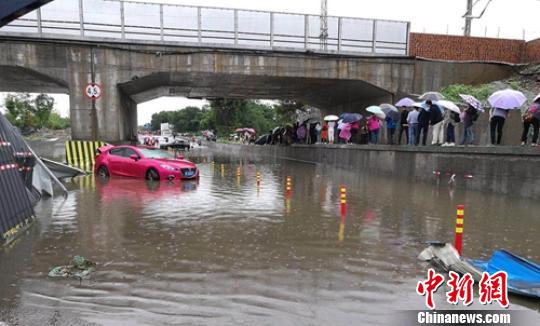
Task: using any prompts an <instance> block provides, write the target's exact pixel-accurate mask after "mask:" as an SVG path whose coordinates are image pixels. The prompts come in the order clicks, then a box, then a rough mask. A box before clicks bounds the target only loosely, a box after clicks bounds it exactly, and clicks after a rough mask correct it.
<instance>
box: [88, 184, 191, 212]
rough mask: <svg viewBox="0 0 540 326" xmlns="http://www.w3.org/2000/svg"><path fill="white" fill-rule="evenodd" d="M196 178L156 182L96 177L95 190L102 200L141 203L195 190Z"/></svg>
mask: <svg viewBox="0 0 540 326" xmlns="http://www.w3.org/2000/svg"><path fill="white" fill-rule="evenodd" d="M198 183H199V181H198V180H182V181H176V182H170V183H169V182H165V183H164V182H158V181H152V180H146V181H141V180H135V179H128V178H96V190H97V192H98V193H99V194H100V196H101V198H102V199H103V202H107V203H125V202H126V201H127V202H129V203H132V204H133V205H134V206H137V205H142V204H143V203H145V201H148V200H150V201H155V200H158V199H159V200H161V199H167V197H172V196H178V195H181V194H185V193H188V192H191V191H195V190H197V186H198Z"/></svg>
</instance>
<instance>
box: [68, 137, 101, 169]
mask: <svg viewBox="0 0 540 326" xmlns="http://www.w3.org/2000/svg"><path fill="white" fill-rule="evenodd" d="M104 145H105V142H102V141H86V140H69V141H66V144H65V147H66V161H67V164H69V165H71V166H74V167H77V168H80V169H82V170H85V171H92V169H93V168H94V164H95V162H96V154H97V149H98V148H100V147H101V146H104Z"/></svg>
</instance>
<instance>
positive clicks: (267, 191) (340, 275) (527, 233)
mask: <svg viewBox="0 0 540 326" xmlns="http://www.w3.org/2000/svg"><path fill="white" fill-rule="evenodd" d="M206 155H208V156H206ZM192 159H193V160H194V161H196V162H198V163H199V168H200V170H201V178H200V180H199V181H198V182H175V183H167V182H161V183H147V182H145V181H144V180H134V179H122V178H111V179H110V180H108V181H104V180H100V179H97V180H96V179H94V178H93V177H92V176H89V177H84V178H79V179H76V180H75V181H73V183H71V184H69V188H70V195H69V197H68V198H67V199H64V198H63V197H55V198H53V199H48V200H43V201H42V202H40V203H39V204H38V206H37V207H36V214H37V224H36V225H35V226H34V227H33V228H32V229H31V230H30V231H29V232H28V234H27V235H25V236H23V237H22V238H20V239H19V240H18V241H17V242H16V243H15V244H14V245H12V246H10V247H8V248H6V249H4V250H3V251H0V275H1V278H0V322H1V321H3V322H7V323H8V324H9V325H171V324H187V325H351V324H356V325H377V324H382V325H384V324H388V323H390V322H391V320H392V318H395V313H397V312H399V311H401V310H408V309H425V306H424V300H425V299H424V297H420V296H418V295H417V294H416V292H415V287H416V283H417V282H418V281H419V280H420V279H424V278H425V273H426V269H427V265H426V264H425V263H423V262H420V261H418V260H417V259H416V256H417V255H418V253H419V252H420V251H421V250H422V249H423V248H424V246H425V245H424V244H423V242H424V241H427V240H440V241H452V240H453V231H454V225H455V213H456V212H455V207H456V205H457V204H465V234H464V244H465V245H464V254H465V256H467V257H475V258H478V257H481V258H485V257H488V256H490V254H491V252H492V251H493V250H494V249H497V248H505V249H509V250H511V251H514V252H516V253H518V254H520V255H523V256H525V257H527V258H529V259H532V260H534V261H537V262H539V261H540V237H538V230H540V218H539V214H538V212H540V203H538V202H535V201H530V200H524V199H519V198H511V197H505V196H500V195H493V194H485V193H480V192H471V191H465V190H460V189H456V190H452V189H451V188H449V187H448V185H447V184H445V183H444V182H442V183H441V184H437V182H436V180H435V179H434V181H433V184H426V183H411V182H404V181H399V180H392V179H389V178H385V177H377V176H372V175H369V173H361V172H360V171H357V172H354V171H345V170H339V169H332V168H330V167H325V166H321V165H312V164H307V163H300V162H294V161H272V162H268V161H259V162H253V161H248V160H239V159H238V158H235V159H230V158H226V157H212V156H211V155H210V154H209V153H208V154H204V155H203V154H201V156H193V155H192ZM212 161H214V162H215V164H212V163H211V162H212ZM257 171H260V173H261V183H260V186H259V187H257V185H256V172H257ZM238 172H239V173H240V175H239V176H238V175H237V173H238ZM287 176H291V177H292V191H291V195H290V198H288V196H287V195H286V191H285V180H286V177H287ZM341 184H344V185H346V186H347V191H348V192H347V199H348V211H347V215H346V218H345V219H342V218H340V210H339V186H340V185H341ZM77 254H79V255H83V256H85V257H87V258H88V259H91V260H93V261H95V262H97V264H98V265H97V269H96V271H95V272H94V273H93V274H92V277H91V278H90V279H88V280H83V281H82V283H79V281H78V280H69V279H61V280H58V279H49V278H47V272H48V270H49V269H50V268H51V267H53V266H55V265H63V264H66V263H68V261H69V260H70V259H71V258H72V257H73V256H74V255H77ZM435 299H436V304H437V308H438V309H456V308H460V307H462V306H461V305H460V306H457V307H456V306H451V305H449V304H447V303H445V297H444V291H441V290H440V291H439V292H438V293H437V294H436V298H435ZM476 301H477V300H475V303H473V305H472V306H470V307H469V308H470V309H487V308H492V309H494V308H497V305H494V306H488V307H485V306H481V305H479V304H477V303H476ZM510 309H512V310H523V309H524V310H530V311H532V313H533V314H536V316H538V315H540V313H539V311H540V303H539V302H538V301H531V300H524V299H521V298H518V297H514V296H511V297H510ZM0 324H1V323H0Z"/></svg>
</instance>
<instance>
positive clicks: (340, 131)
mask: <svg viewBox="0 0 540 326" xmlns="http://www.w3.org/2000/svg"><path fill="white" fill-rule="evenodd" d="M505 91H508V92H515V91H511V90H505ZM430 93H434V92H430ZM437 94H438V93H437ZM496 94H497V93H495V94H494V95H492V97H493V98H494V99H493V101H491V100H492V98H491V97H490V99H489V100H490V103H491V102H493V103H495V104H498V103H499V102H500V103H501V104H500V106H501V107H497V106H495V105H493V104H492V105H491V108H489V109H488V111H487V112H486V111H485V110H484V108H483V107H482V105H481V103H480V101H478V100H476V99H475V98H474V97H472V96H470V95H461V94H460V96H462V98H463V99H464V105H462V107H461V108H459V107H458V106H457V105H455V104H453V103H452V102H450V101H446V100H444V99H442V96H441V97H439V98H436V97H435V98H429V97H428V98H427V99H425V100H423V101H422V102H414V101H413V100H411V99H408V98H406V99H407V100H408V101H405V102H403V103H404V104H405V105H398V104H400V103H402V101H403V100H405V99H402V100H400V102H398V103H396V106H395V107H394V106H392V105H389V104H382V105H381V106H380V107H369V108H368V109H367V111H368V115H367V116H366V117H362V115H361V114H358V113H345V114H342V115H340V116H339V117H338V116H334V115H332V116H327V117H325V118H324V119H323V120H325V121H313V119H310V121H305V122H303V123H296V124H295V125H293V126H289V127H285V128H282V129H280V130H279V135H277V137H273V135H271V136H270V138H269V139H268V141H267V143H273V144H275V143H300V144H317V143H327V144H334V143H341V144H345V143H357V144H380V143H386V144H389V145H404V144H408V145H410V146H426V145H429V144H431V145H433V146H456V145H464V146H469V145H473V144H474V143H475V134H474V128H473V127H474V125H475V124H476V122H477V121H478V119H479V117H480V116H482V115H489V116H488V117H486V118H489V133H490V145H500V144H501V140H502V136H503V131H504V125H505V121H506V120H507V118H508V116H509V114H510V111H511V110H513V109H517V108H519V106H522V105H523V103H524V102H525V100H522V102H517V103H511V104H508V102H502V101H499V102H497V101H496V100H498V98H497V96H495V95H496ZM523 98H524V96H523ZM385 105H386V107H384V106H385ZM370 108H373V109H372V110H371V111H370ZM381 108H383V109H387V110H386V113H387V114H384V113H383V110H381ZM377 110H381V112H378V111H377ZM392 111H394V112H392ZM515 111H516V112H515V113H511V114H521V110H515ZM354 115H356V117H357V118H356V119H355V116H354ZM330 117H331V118H330ZM327 118H328V119H327ZM346 121H347V122H346ZM522 122H523V132H522V136H521V144H522V145H526V144H527V141H528V138H529V134H530V130H531V129H532V143H531V145H532V146H537V144H538V136H539V128H540V95H539V96H537V97H536V98H535V99H534V100H533V102H532V104H531V105H530V106H529V107H528V108H527V109H526V110H525V112H524V114H522ZM458 125H460V126H461V127H460V128H459V130H461V134H460V135H457V130H458V129H457V127H458ZM384 128H385V129H386V130H385V132H384V133H383V129H384ZM429 134H431V141H430V142H428V138H429ZM383 135H384V136H385V138H386V139H382V138H383ZM458 141H459V142H458Z"/></svg>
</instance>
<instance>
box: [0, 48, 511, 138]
mask: <svg viewBox="0 0 540 326" xmlns="http://www.w3.org/2000/svg"><path fill="white" fill-rule="evenodd" d="M510 73H512V67H505V66H502V65H495V64H481V63H463V64H456V63H446V62H445V63H439V62H428V61H415V60H413V59H411V58H385V57H381V58H376V57H370V58H367V57H347V56H335V57H334V56H320V55H317V54H310V53H272V52H264V53H263V52H250V51H238V50H221V51H215V50H206V51H201V50H200V49H191V48H181V47H156V46H148V45H137V44H130V45H122V46H119V45H115V44H108V43H84V42H80V43H73V42H62V41H55V40H49V41H43V40H36V41H33V40H31V39H24V40H17V39H13V38H8V37H5V38H2V37H0V91H15V92H51V93H57V92H60V93H68V94H69V96H70V114H71V126H72V137H73V138H75V139H90V138H92V135H93V134H94V132H95V133H96V134H97V137H98V138H99V139H102V140H106V141H110V142H120V141H124V140H128V139H132V138H133V137H134V135H135V133H136V130H137V129H136V127H137V103H141V102H144V101H148V100H151V99H153V98H157V97H160V96H186V97H188V98H207V99H212V98H242V99H244V98H245V99H277V100H279V99H287V100H297V101H301V102H304V103H305V104H309V105H313V106H316V107H319V108H320V109H321V110H322V111H323V113H330V112H332V113H340V112H344V111H349V112H361V111H362V110H363V109H364V108H366V107H367V106H368V105H372V104H378V103H382V102H387V101H392V100H394V99H396V98H395V97H400V96H404V95H408V94H411V93H421V92H424V91H427V90H434V89H439V88H440V87H442V86H446V85H449V84H451V83H482V82H489V81H492V80H498V79H502V78H505V77H507V76H508V75H509V74H510ZM93 79H94V80H95V81H96V82H97V83H98V84H100V85H101V87H102V96H101V97H100V98H99V99H98V100H96V101H95V108H93V104H92V100H90V99H89V98H88V97H86V95H85V93H84V89H85V86H86V85H87V84H88V83H89V82H91V80H93Z"/></svg>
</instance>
